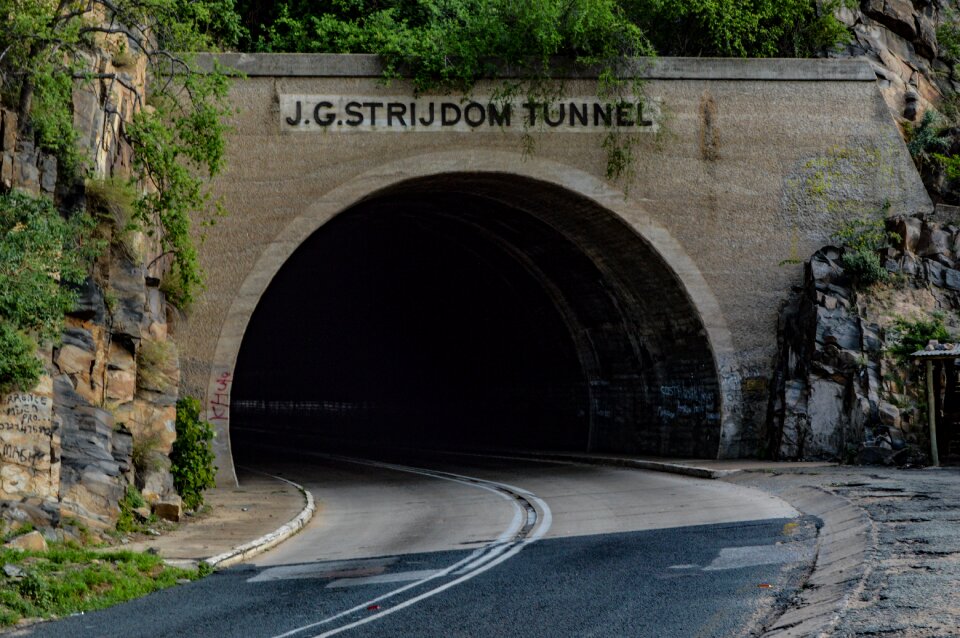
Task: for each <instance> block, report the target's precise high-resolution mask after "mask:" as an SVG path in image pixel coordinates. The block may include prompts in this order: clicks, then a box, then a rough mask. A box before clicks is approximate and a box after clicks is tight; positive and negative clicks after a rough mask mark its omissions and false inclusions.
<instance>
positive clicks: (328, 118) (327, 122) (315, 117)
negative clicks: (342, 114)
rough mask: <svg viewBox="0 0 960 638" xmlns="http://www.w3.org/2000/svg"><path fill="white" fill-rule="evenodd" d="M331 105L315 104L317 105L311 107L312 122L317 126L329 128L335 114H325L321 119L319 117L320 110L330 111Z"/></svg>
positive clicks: (328, 103) (324, 103)
mask: <svg viewBox="0 0 960 638" xmlns="http://www.w3.org/2000/svg"><path fill="white" fill-rule="evenodd" d="M332 108H333V104H331V103H330V102H317V105H316V106H315V107H313V121H314V122H316V123H317V124H319V125H320V126H330V125H331V124H333V121H334V120H335V119H337V114H336V113H327V114H326V115H324V116H323V117H321V116H320V109H332Z"/></svg>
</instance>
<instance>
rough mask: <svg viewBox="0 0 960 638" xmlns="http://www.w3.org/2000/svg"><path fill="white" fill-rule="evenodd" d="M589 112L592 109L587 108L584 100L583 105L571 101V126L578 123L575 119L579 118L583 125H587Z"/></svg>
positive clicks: (578, 120)
mask: <svg viewBox="0 0 960 638" xmlns="http://www.w3.org/2000/svg"><path fill="white" fill-rule="evenodd" d="M581 106H583V110H582V111H581V110H580V107H581ZM589 113H590V109H588V108H587V104H586V102H584V103H583V104H582V105H581V104H574V103H573V102H571V103H570V126H576V125H577V124H576V122H574V120H577V122H580V125H581V126H586V125H587V121H588V117H589Z"/></svg>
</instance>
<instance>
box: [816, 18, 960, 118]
mask: <svg viewBox="0 0 960 638" xmlns="http://www.w3.org/2000/svg"><path fill="white" fill-rule="evenodd" d="M837 15H838V17H839V18H840V20H841V21H842V22H843V23H844V24H846V25H847V26H848V27H849V28H850V31H851V33H852V39H851V42H850V43H849V44H848V45H847V46H846V47H845V48H844V49H843V50H842V51H841V52H832V53H831V54H830V55H832V56H857V57H864V58H866V59H867V60H869V61H870V62H871V64H872V65H873V67H874V70H875V71H876V73H877V82H878V84H879V85H880V89H881V91H882V93H883V97H884V99H885V100H886V102H887V106H888V107H889V108H890V111H891V112H892V113H893V114H894V116H895V117H896V118H897V119H898V120H899V121H900V122H901V123H902V122H905V121H912V120H915V119H917V116H918V114H920V113H923V111H925V110H926V109H927V108H929V107H930V106H935V105H937V104H938V103H939V102H940V100H941V99H942V97H943V96H944V94H946V93H947V92H952V91H956V90H957V89H958V88H960V83H958V80H960V78H957V77H955V76H954V72H953V68H952V66H951V65H950V64H948V63H946V62H945V61H944V60H942V59H940V58H939V57H938V55H939V54H940V51H939V47H938V44H937V26H938V25H939V24H940V22H941V21H942V20H943V19H945V18H946V12H945V9H944V6H943V4H942V2H940V1H938V0H917V1H915V2H912V1H911V0H862V1H861V2H860V6H859V7H857V8H848V7H845V8H842V9H840V10H839V11H838V13H837Z"/></svg>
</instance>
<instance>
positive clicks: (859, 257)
mask: <svg viewBox="0 0 960 638" xmlns="http://www.w3.org/2000/svg"><path fill="white" fill-rule="evenodd" d="M889 209H890V204H889V202H888V203H886V204H884V207H883V209H881V210H880V211H878V212H877V213H876V214H874V215H870V216H866V217H863V218H860V219H851V220H848V221H846V222H844V224H843V225H842V226H841V227H840V228H839V229H837V231H836V232H835V233H833V235H832V236H831V237H832V238H833V239H834V240H836V241H837V242H838V243H840V245H842V246H843V256H842V257H841V258H840V262H841V264H843V269H844V270H845V271H846V273H847V274H848V275H850V277H851V278H852V279H853V283H854V285H857V286H869V285H871V284H874V283H876V282H878V281H884V280H886V279H887V276H888V274H887V270H886V268H884V267H883V262H882V261H880V251H882V250H884V249H885V248H888V247H889V246H890V245H891V242H892V241H898V240H899V239H900V237H899V236H898V235H897V234H896V233H891V232H890V231H888V230H887V227H886V213H887V211H888V210H889Z"/></svg>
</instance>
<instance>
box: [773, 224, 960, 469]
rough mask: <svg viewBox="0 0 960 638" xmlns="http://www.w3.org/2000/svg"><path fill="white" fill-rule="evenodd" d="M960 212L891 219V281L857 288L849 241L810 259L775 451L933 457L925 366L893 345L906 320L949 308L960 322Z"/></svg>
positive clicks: (789, 345) (782, 386)
mask: <svg viewBox="0 0 960 638" xmlns="http://www.w3.org/2000/svg"><path fill="white" fill-rule="evenodd" d="M956 213H957V211H955V210H952V209H946V208H944V207H940V208H939V209H938V215H937V216H935V217H932V218H931V217H922V216H907V217H893V218H890V219H888V220H887V228H888V230H889V231H891V232H893V233H895V234H896V236H898V237H899V238H900V239H899V243H898V244H897V246H896V247H893V248H890V249H888V250H887V252H886V255H884V257H885V268H886V270H887V271H888V272H889V273H890V279H889V280H888V281H887V282H886V283H879V284H875V285H873V286H870V287H866V288H863V289H857V288H856V287H855V286H854V284H853V280H852V278H851V276H850V273H848V272H846V271H845V269H844V267H843V265H842V255H843V249H841V248H836V247H832V246H828V247H825V248H823V249H821V250H820V251H818V252H817V253H816V254H815V255H814V256H813V257H812V258H811V259H810V260H809V261H808V262H807V265H806V268H805V275H804V282H803V286H802V288H801V289H800V291H799V294H797V296H796V297H795V298H794V299H793V301H792V302H791V303H790V304H789V305H788V306H787V307H786V308H785V309H784V311H783V313H782V314H781V325H780V334H781V343H780V357H779V362H778V365H777V369H776V372H775V374H774V378H773V381H774V382H773V387H772V394H771V401H770V423H771V424H772V427H771V431H770V441H769V452H770V453H771V454H772V455H773V456H775V457H778V458H785V459H835V460H847V461H855V460H861V461H877V460H880V461H888V460H896V461H898V462H908V461H911V462H923V461H924V460H925V456H926V451H927V450H929V449H930V447H929V445H930V440H929V436H928V430H927V421H926V419H927V413H926V398H925V394H924V385H923V383H922V380H921V379H920V376H919V373H920V371H919V367H918V366H917V365H916V364H914V363H909V362H903V361H899V360H898V359H897V358H896V357H894V356H893V355H892V354H890V352H889V348H890V346H891V344H892V343H893V342H894V341H895V339H896V332H897V331H896V322H897V320H898V319H901V318H902V319H907V320H912V319H915V318H922V317H930V316H931V313H934V312H941V313H943V317H944V320H945V322H946V323H947V326H948V327H953V328H954V329H956V328H958V327H960V324H958V315H957V311H958V310H960V261H958V258H960V255H958V250H960V228H958V227H957V226H956V225H954V224H953V223H950V221H949V220H951V219H955V218H956ZM901 442H902V443H903V445H901ZM869 448H878V449H874V450H870V449H869ZM901 448H902V449H903V450H904V451H903V452H902V453H900V454H899V455H897V458H896V459H893V456H894V454H893V453H894V452H896V451H898V450H899V449H901Z"/></svg>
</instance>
